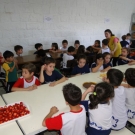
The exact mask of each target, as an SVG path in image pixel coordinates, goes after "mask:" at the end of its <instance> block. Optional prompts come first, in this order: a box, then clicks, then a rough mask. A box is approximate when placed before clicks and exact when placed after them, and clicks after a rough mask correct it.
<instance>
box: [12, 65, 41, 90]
mask: <svg viewBox="0 0 135 135" xmlns="http://www.w3.org/2000/svg"><path fill="white" fill-rule="evenodd" d="M35 70H36V67H35V65H34V64H32V63H29V64H25V65H23V67H22V77H20V78H19V79H18V80H17V82H16V83H15V84H14V85H13V87H12V91H30V90H34V89H36V88H37V86H39V85H40V81H39V80H38V78H37V77H35V76H34V72H35Z"/></svg>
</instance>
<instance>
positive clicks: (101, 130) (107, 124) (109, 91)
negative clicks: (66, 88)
mask: <svg viewBox="0 0 135 135" xmlns="http://www.w3.org/2000/svg"><path fill="white" fill-rule="evenodd" d="M90 93H91V94H90ZM89 94H90V96H89V101H83V100H85V98H86V96H87V95H89ZM113 97H114V88H113V87H112V86H111V85H110V84H108V83H106V82H102V83H99V84H97V85H96V86H95V87H94V86H91V87H90V88H88V89H87V90H86V91H85V92H84V93H83V95H82V101H81V104H83V105H84V106H85V109H86V112H88V114H89V126H88V127H87V129H86V133H87V135H109V134H110V133H111V126H112V103H111V101H110V100H111V99H112V98H113Z"/></svg>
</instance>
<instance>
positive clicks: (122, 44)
mask: <svg viewBox="0 0 135 135" xmlns="http://www.w3.org/2000/svg"><path fill="white" fill-rule="evenodd" d="M120 44H121V47H126V46H127V45H129V43H128V42H127V41H121V42H120Z"/></svg>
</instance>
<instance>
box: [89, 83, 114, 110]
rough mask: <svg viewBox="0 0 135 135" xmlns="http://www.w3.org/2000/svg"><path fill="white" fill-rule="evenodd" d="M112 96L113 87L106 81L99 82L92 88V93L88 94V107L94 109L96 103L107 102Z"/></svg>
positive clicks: (96, 105)
mask: <svg viewBox="0 0 135 135" xmlns="http://www.w3.org/2000/svg"><path fill="white" fill-rule="evenodd" d="M113 97H114V87H113V86H112V85H110V84H108V83H107V82H101V83H99V84H97V85H96V86H95V88H94V92H93V94H91V95H90V96H89V100H90V105H89V107H90V109H96V108H97V107H98V104H106V103H109V100H110V99H111V98H113Z"/></svg>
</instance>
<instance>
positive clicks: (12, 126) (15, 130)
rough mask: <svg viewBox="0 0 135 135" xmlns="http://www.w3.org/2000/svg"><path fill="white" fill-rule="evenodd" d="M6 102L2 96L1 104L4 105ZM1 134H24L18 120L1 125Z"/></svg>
mask: <svg viewBox="0 0 135 135" xmlns="http://www.w3.org/2000/svg"><path fill="white" fill-rule="evenodd" d="M4 105H5V103H4V101H3V99H2V98H1V97H0V106H4ZM0 135H23V133H22V132H21V130H20V128H19V127H18V125H17V123H16V122H11V123H9V124H6V125H3V126H0Z"/></svg>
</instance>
